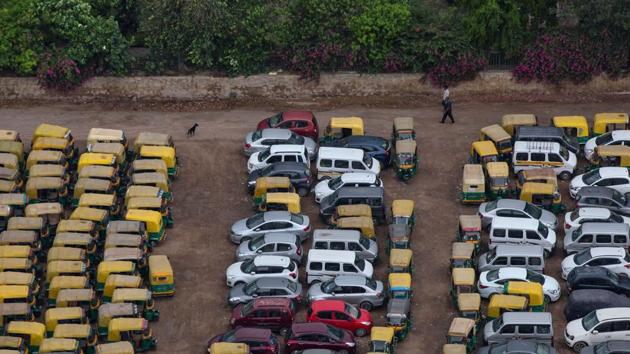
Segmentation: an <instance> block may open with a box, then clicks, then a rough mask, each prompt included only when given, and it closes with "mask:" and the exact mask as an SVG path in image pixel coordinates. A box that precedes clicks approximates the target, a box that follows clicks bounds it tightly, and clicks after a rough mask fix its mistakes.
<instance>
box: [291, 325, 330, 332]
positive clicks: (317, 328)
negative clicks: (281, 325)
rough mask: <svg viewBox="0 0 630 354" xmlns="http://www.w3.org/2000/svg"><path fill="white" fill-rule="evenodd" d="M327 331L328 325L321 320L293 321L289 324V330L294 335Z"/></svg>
mask: <svg viewBox="0 0 630 354" xmlns="http://www.w3.org/2000/svg"><path fill="white" fill-rule="evenodd" d="M327 331H328V326H327V325H326V324H325V323H323V322H305V323H294V324H293V325H292V326H291V332H292V333H293V334H295V335H300V334H305V333H313V332H317V333H326V332H327Z"/></svg>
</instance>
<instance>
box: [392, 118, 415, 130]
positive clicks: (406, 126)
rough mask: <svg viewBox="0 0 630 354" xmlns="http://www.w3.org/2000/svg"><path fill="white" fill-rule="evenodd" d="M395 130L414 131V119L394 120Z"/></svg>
mask: <svg viewBox="0 0 630 354" xmlns="http://www.w3.org/2000/svg"><path fill="white" fill-rule="evenodd" d="M394 129H396V130H413V118H412V117H396V118H394Z"/></svg>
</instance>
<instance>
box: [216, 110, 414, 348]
mask: <svg viewBox="0 0 630 354" xmlns="http://www.w3.org/2000/svg"><path fill="white" fill-rule="evenodd" d="M317 127H318V124H317V121H316V120H315V118H314V116H313V115H312V113H310V112H283V113H279V114H278V115H276V116H273V117H270V118H268V119H266V120H264V121H262V122H261V123H260V124H259V126H258V129H257V130H256V131H254V132H252V133H249V134H248V135H247V137H246V142H245V146H244V152H245V154H246V155H247V156H249V160H248V163H247V168H248V172H249V177H248V189H249V191H250V193H252V197H253V207H254V209H255V210H256V213H255V214H254V215H252V216H251V217H248V218H245V219H242V220H239V221H237V222H235V223H234V224H233V225H232V227H231V228H230V232H229V239H230V241H232V242H233V243H235V244H237V245H238V247H237V249H236V260H237V262H236V263H234V264H232V265H231V266H229V267H228V268H227V270H226V283H227V285H228V287H230V290H229V294H228V303H229V304H230V305H231V306H232V307H233V308H234V309H233V312H232V316H231V320H230V325H231V326H232V327H233V330H231V331H229V332H226V333H224V334H221V335H218V336H215V337H213V338H212V339H210V341H209V343H208V351H209V352H210V353H212V354H224V353H232V351H229V350H234V353H249V352H251V353H256V354H259V353H260V354H263V353H264V354H267V353H278V352H279V351H280V343H279V342H278V340H277V337H275V336H274V335H273V332H278V333H279V334H281V335H282V336H283V337H284V339H285V352H287V353H305V354H306V353H312V354H314V353H355V352H356V342H355V339H354V337H355V336H358V337H362V336H367V335H369V336H370V344H369V345H370V350H371V351H372V352H375V353H393V352H394V350H395V347H396V343H397V341H399V340H402V339H404V338H405V337H406V335H407V333H408V331H409V329H410V327H411V316H410V300H411V258H412V257H411V250H410V249H409V239H410V236H411V232H412V228H413V224H414V222H415V215H414V206H413V202H412V201H407V200H396V201H394V202H393V205H392V207H391V210H389V213H390V214H391V215H392V216H391V217H390V216H388V215H387V214H388V210H387V207H386V203H385V199H384V186H383V181H382V180H381V178H380V177H379V174H380V172H381V169H382V168H385V167H388V166H389V165H390V164H392V163H393V164H394V165H395V166H396V172H397V174H398V175H399V177H400V178H401V179H402V180H408V179H409V178H411V176H413V175H414V174H415V172H416V165H417V157H416V146H415V132H414V131H413V120H412V119H410V118H398V119H396V121H395V122H394V127H393V136H392V139H393V140H391V141H390V140H387V139H383V138H380V137H370V136H365V135H364V127H363V121H362V119H361V118H358V117H343V118H332V119H331V120H330V122H329V124H328V126H327V127H326V129H325V132H324V136H323V137H321V138H320V137H319V135H318V132H317V129H318V128H317ZM316 142H318V143H319V149H318V144H317V143H316ZM401 142H402V144H401ZM393 148H394V149H395V150H394V149H393ZM394 151H396V154H395V155H394ZM311 161H314V163H313V165H315V166H316V170H317V176H316V177H312V175H311V171H310V167H311V166H310V165H311ZM316 179H317V180H320V182H318V183H317V184H316V185H314V187H313V182H314V181H315V180H316ZM311 190H312V191H313V193H314V197H315V202H316V203H318V204H319V205H320V213H319V214H320V218H321V219H322V221H324V222H325V223H327V224H328V225H329V228H328V229H317V230H311V219H310V218H309V216H307V215H305V214H303V213H302V207H301V198H303V197H305V196H306V195H308V193H309V192H311ZM388 221H390V223H391V225H390V226H389V230H390V232H389V237H388V247H387V250H388V252H390V255H389V261H390V272H391V273H390V275H389V278H388V284H387V286H386V285H385V284H383V282H381V281H379V280H375V279H373V277H374V267H373V263H374V262H376V261H377V260H378V259H380V258H383V256H382V254H379V249H378V245H377V242H376V231H375V224H379V223H386V222H388ZM304 242H308V243H309V244H310V247H309V248H310V250H309V251H308V252H306V251H305V249H304V247H303V245H302V244H303V243H304ZM301 265H303V266H304V268H305V276H304V279H302V281H300V277H301V275H300V272H299V267H300V266H301ZM303 283H305V284H307V285H310V286H309V289H308V290H306V291H305V290H303V286H302V284H303ZM388 298H389V299H390V300H389V302H388ZM303 304H305V305H306V307H307V311H306V312H307V315H306V322H305V323H296V322H295V317H296V312H297V311H298V310H299V307H300V306H301V305H303ZM386 304H387V306H388V315H387V324H386V325H385V326H374V321H373V319H372V317H371V315H370V312H369V311H370V310H371V309H373V308H375V307H380V306H384V305H386ZM227 342H230V343H227ZM239 350H240V351H239Z"/></svg>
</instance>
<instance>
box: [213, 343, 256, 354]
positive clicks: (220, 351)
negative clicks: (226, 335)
mask: <svg viewBox="0 0 630 354" xmlns="http://www.w3.org/2000/svg"><path fill="white" fill-rule="evenodd" d="M208 353H209V354H249V346H248V345H247V344H245V343H228V342H218V343H212V345H210V348H208Z"/></svg>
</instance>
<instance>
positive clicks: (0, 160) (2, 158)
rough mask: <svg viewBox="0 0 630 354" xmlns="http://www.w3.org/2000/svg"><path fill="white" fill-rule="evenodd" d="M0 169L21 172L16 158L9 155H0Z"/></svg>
mask: <svg viewBox="0 0 630 354" xmlns="http://www.w3.org/2000/svg"><path fill="white" fill-rule="evenodd" d="M0 167H4V168H9V169H12V170H18V171H19V170H21V168H20V161H19V160H18V157H17V156H15V155H13V154H9V153H0Z"/></svg>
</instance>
